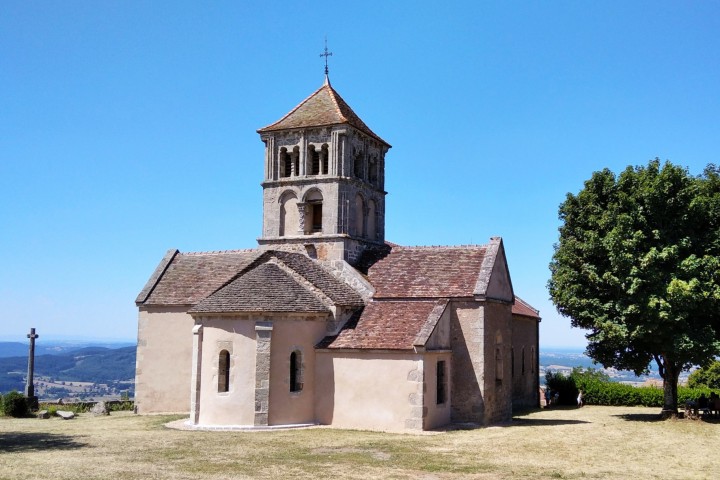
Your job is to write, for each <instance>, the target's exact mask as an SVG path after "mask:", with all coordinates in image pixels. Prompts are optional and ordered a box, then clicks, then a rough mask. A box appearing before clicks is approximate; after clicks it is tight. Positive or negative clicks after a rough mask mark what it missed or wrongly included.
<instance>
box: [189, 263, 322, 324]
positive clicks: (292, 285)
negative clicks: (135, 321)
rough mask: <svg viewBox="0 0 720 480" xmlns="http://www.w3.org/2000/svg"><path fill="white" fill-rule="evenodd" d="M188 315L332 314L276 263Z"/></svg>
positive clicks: (238, 280) (261, 267) (252, 271)
mask: <svg viewBox="0 0 720 480" xmlns="http://www.w3.org/2000/svg"><path fill="white" fill-rule="evenodd" d="M189 311H190V313H237V312H328V313H329V310H328V308H327V307H326V306H325V305H323V303H322V302H321V301H320V299H319V298H318V297H317V296H316V294H314V293H312V292H310V290H308V289H307V288H305V287H304V286H303V285H301V284H300V283H298V281H297V280H296V279H294V278H293V277H291V276H290V275H289V274H288V273H287V272H285V271H284V270H283V269H282V268H280V267H279V266H278V265H276V264H273V263H264V264H262V265H259V266H257V267H255V268H252V269H250V270H248V271H247V272H245V273H244V274H242V275H240V276H238V277H237V278H235V279H234V280H233V281H231V282H230V283H228V284H227V285H225V286H224V287H222V288H221V289H219V290H218V291H217V292H215V293H213V294H212V295H210V296H209V297H207V298H206V299H204V300H202V301H201V302H200V303H198V304H197V305H195V306H194V307H193V308H191V309H190V310H189Z"/></svg>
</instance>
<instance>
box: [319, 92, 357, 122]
mask: <svg viewBox="0 0 720 480" xmlns="http://www.w3.org/2000/svg"><path fill="white" fill-rule="evenodd" d="M325 87H327V88H329V89H330V93H332V95H330V100H332V102H333V104H334V105H335V110H337V113H338V115H340V118H342V119H343V120H345V122H347V123H350V119H349V118H347V117H346V116H345V114H344V113H343V111H342V108H340V103H338V99H337V97H339V96H340V94H339V93H337V91H336V90H335V89H334V88H333V87H332V85H330V84H329V83H326V84H325V85H323V86H322V87H320V88H325ZM349 107H350V106H349V105H348V108H349ZM358 118H359V117H358Z"/></svg>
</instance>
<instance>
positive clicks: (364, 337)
mask: <svg viewBox="0 0 720 480" xmlns="http://www.w3.org/2000/svg"><path fill="white" fill-rule="evenodd" d="M436 305H437V302H436V301H432V300H430V301H426V300H421V301H378V302H370V303H369V304H368V305H367V306H366V307H365V309H364V310H363V311H362V314H360V315H359V318H356V319H354V320H355V321H353V319H351V320H350V321H348V323H347V324H346V325H345V326H344V327H343V329H342V330H341V331H340V333H339V334H338V335H337V336H335V337H327V338H325V339H324V340H323V341H322V342H320V344H318V348H330V349H338V348H349V349H381V350H409V349H412V348H413V342H414V340H415V337H416V336H417V334H418V332H420V330H421V329H422V327H423V325H425V322H426V321H427V319H428V316H429V315H430V314H431V313H432V311H433V309H434V308H435V306H436Z"/></svg>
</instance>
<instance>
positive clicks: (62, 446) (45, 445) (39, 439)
mask: <svg viewBox="0 0 720 480" xmlns="http://www.w3.org/2000/svg"><path fill="white" fill-rule="evenodd" d="M86 446H87V443H82V442H78V441H77V440H76V439H75V438H74V437H72V436H69V435H58V434H56V433H27V432H3V433H0V455H1V454H3V453H17V452H30V451H33V450H48V449H54V450H75V449H78V448H83V447H86Z"/></svg>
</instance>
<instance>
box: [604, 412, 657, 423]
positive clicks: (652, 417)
mask: <svg viewBox="0 0 720 480" xmlns="http://www.w3.org/2000/svg"><path fill="white" fill-rule="evenodd" d="M613 417H617V418H622V419H623V420H626V421H628V422H662V421H663V418H662V416H661V415H660V414H659V413H624V414H622V415H613Z"/></svg>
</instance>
